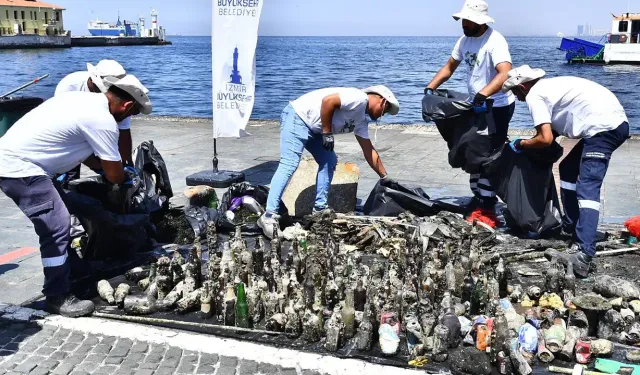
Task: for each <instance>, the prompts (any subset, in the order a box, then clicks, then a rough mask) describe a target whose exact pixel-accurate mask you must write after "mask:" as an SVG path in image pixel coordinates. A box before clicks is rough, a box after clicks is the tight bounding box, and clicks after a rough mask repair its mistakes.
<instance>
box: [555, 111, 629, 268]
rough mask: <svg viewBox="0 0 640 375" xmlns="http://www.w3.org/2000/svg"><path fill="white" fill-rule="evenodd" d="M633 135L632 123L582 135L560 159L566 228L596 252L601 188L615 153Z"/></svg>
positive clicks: (589, 252) (592, 253) (585, 247)
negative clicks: (593, 133)
mask: <svg viewBox="0 0 640 375" xmlns="http://www.w3.org/2000/svg"><path fill="white" fill-rule="evenodd" d="M627 139H629V124H628V123H626V122H624V123H622V124H621V125H620V126H618V128H616V129H614V130H609V131H606V132H602V133H598V134H596V135H594V136H593V137H591V138H585V139H582V140H581V141H580V142H578V144H577V145H576V146H575V147H574V148H573V150H571V152H569V154H568V155H567V156H566V157H565V158H564V160H563V161H562V162H561V163H560V192H561V196H562V205H563V206H564V218H563V228H564V230H565V231H566V232H568V233H573V234H574V240H575V241H576V243H577V244H578V245H579V246H580V249H581V250H582V251H583V252H584V253H585V254H587V255H589V256H592V257H593V256H595V255H596V244H595V240H596V234H597V230H598V220H599V216H600V188H601V187H602V182H603V181H604V176H605V175H606V174H607V168H608V167H609V160H610V159H611V154H613V152H614V151H615V150H616V149H617V148H618V147H620V146H621V145H622V144H623V143H624V142H625V141H626V140H627Z"/></svg>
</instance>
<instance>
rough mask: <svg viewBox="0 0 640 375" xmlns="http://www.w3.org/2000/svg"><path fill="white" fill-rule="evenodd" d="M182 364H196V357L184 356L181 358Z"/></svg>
mask: <svg viewBox="0 0 640 375" xmlns="http://www.w3.org/2000/svg"><path fill="white" fill-rule="evenodd" d="M182 363H198V355H197V354H196V355H185V356H184V357H182Z"/></svg>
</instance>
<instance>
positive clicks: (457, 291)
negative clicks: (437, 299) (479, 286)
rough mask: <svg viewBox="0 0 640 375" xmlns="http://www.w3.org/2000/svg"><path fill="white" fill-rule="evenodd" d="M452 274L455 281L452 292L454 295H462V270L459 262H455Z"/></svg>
mask: <svg viewBox="0 0 640 375" xmlns="http://www.w3.org/2000/svg"><path fill="white" fill-rule="evenodd" d="M453 273H454V275H455V279H456V285H455V290H454V293H453V294H454V295H456V296H460V295H461V293H462V286H463V285H464V268H462V263H461V262H456V264H455V266H454V268H453Z"/></svg>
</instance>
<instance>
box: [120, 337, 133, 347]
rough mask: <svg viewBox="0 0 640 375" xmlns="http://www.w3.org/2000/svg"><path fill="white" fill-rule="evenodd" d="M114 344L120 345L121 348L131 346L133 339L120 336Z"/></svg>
mask: <svg viewBox="0 0 640 375" xmlns="http://www.w3.org/2000/svg"><path fill="white" fill-rule="evenodd" d="M116 346H121V347H123V348H131V347H132V346H133V340H130V339H127V338H121V339H119V340H118V343H117V344H116Z"/></svg>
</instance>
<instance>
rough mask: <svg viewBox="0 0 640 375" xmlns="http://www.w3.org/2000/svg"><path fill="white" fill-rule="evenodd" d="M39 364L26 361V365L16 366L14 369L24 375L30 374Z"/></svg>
mask: <svg viewBox="0 0 640 375" xmlns="http://www.w3.org/2000/svg"><path fill="white" fill-rule="evenodd" d="M37 365H38V364H37V363H36V362H33V361H26V362H25V363H22V364H19V365H18V366H16V367H15V368H14V370H15V371H16V372H21V373H24V374H28V373H29V372H30V371H31V370H33V369H34V368H36V366H37Z"/></svg>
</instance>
